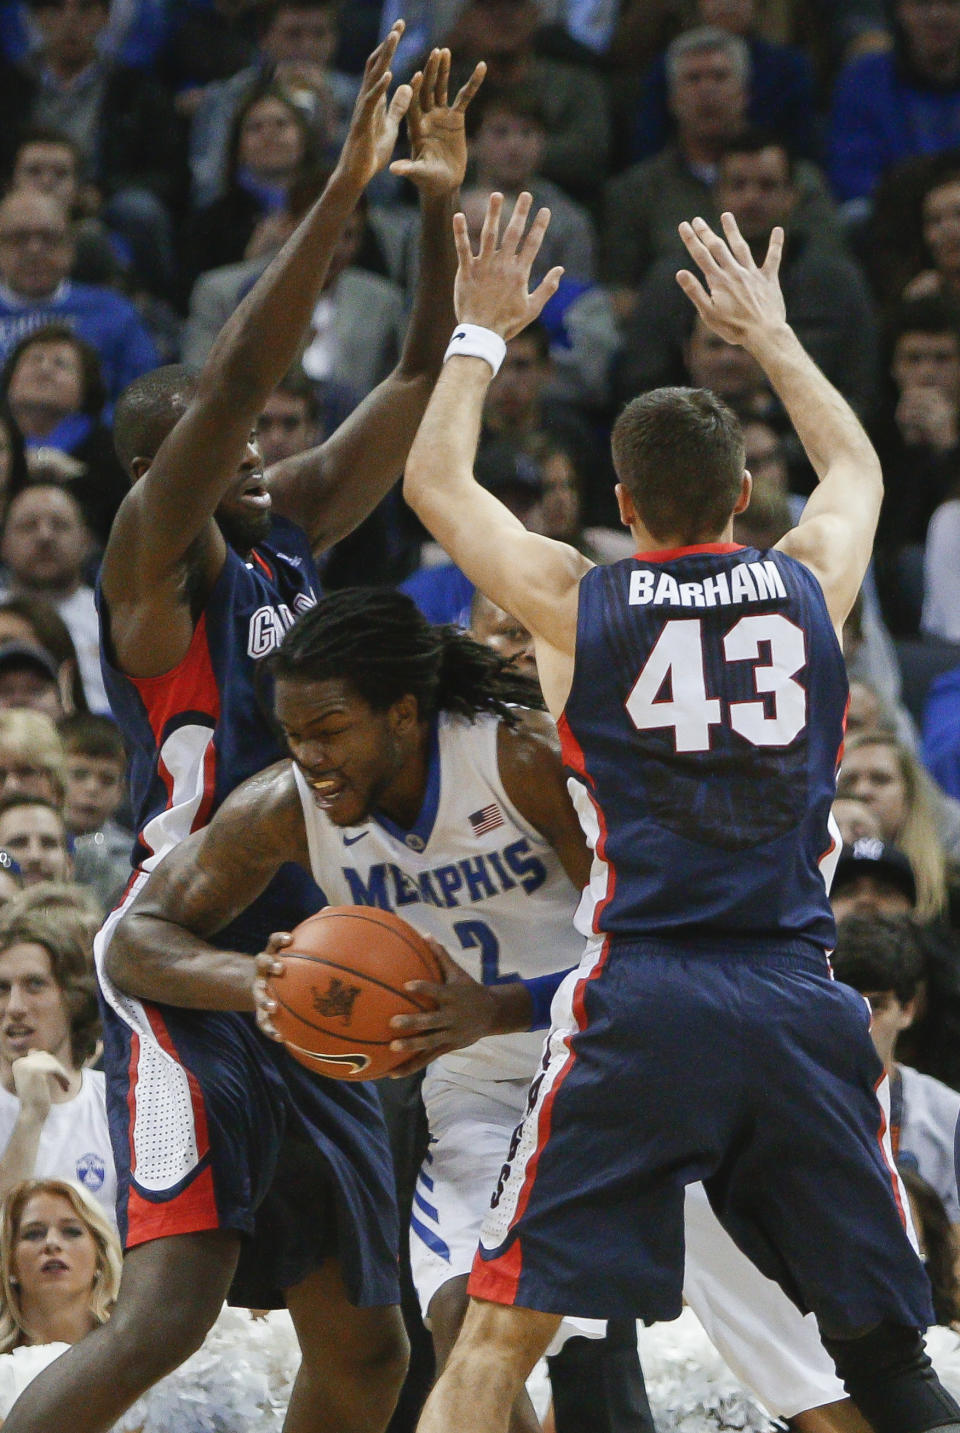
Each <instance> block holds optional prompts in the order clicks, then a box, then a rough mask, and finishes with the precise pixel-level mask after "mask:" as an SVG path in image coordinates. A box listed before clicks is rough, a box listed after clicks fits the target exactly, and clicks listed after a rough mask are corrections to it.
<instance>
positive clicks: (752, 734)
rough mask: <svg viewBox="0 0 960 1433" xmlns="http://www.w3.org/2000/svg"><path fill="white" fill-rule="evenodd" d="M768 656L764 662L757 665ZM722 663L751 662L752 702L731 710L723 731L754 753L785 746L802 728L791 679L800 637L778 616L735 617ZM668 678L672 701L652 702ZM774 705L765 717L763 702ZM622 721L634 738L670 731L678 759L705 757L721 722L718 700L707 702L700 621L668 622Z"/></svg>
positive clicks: (802, 706) (800, 659)
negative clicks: (626, 722)
mask: <svg viewBox="0 0 960 1433" xmlns="http://www.w3.org/2000/svg"><path fill="white" fill-rule="evenodd" d="M764 644H766V645H767V647H768V648H769V655H770V660H769V662H761V661H759V657H760V648H761V646H762V645H764ZM723 656H724V660H725V661H726V662H754V663H756V665H755V667H754V669H753V680H754V690H755V691H756V693H757V697H758V700H757V701H753V702H730V703H729V704H728V715H727V725H729V726H730V727H732V729H733V730H734V731H735V732H738V733H739V735H740V736H742V737H743V738H744V739H745V740H746V741H749V742H750V743H751V744H752V745H754V746H789V745H790V743H791V742H792V741H793V739H794V737H795V736H797V735H798V733H799V732H801V731H802V730H803V728H804V726H805V725H806V720H807V694H806V692H805V691H804V689H803V687H802V686H801V685H800V683H799V682H798V681H795V680H794V678H795V677H796V674H797V672H799V671H800V669H801V667H803V665H804V664H805V662H806V660H807V652H806V641H805V638H804V635H803V631H802V630H801V628H799V627H798V626H797V625H796V623H794V622H791V621H790V619H789V618H787V617H783V616H781V615H780V614H779V613H776V612H767V613H760V614H758V615H756V616H752V617H741V618H740V620H739V622H736V623H735V624H734V626H733V627H731V629H730V631H729V632H728V633H727V635H726V636H725V637H724V639H723ZM668 678H669V681H670V696H669V698H663V699H662V700H660V701H658V700H657V696H658V694H659V692H660V691H661V690H662V688H663V684H664V682H665V681H666V680H667V679H668ZM764 695H769V696H771V697H772V698H773V714H772V715H771V716H768V715H767V711H766V708H765V706H764V703H763V701H762V699H760V698H762V696H764ZM626 708H627V714H628V716H629V717H630V720H631V721H632V722H633V724H634V726H635V727H636V728H637V729H638V731H652V730H655V729H658V728H662V727H672V728H673V734H674V741H675V743H676V749H677V751H678V752H694V751H709V750H710V728H711V727H712V726H718V725H721V724H722V723H723V721H724V716H723V706H722V703H721V702H720V699H719V698H718V697H710V696H708V695H707V682H706V674H705V671H704V655H703V624H702V622H701V621H700V620H699V619H698V618H690V619H683V618H680V619H672V620H671V621H669V622H666V623H665V624H664V627H663V631H662V632H661V633H660V636H659V637H658V638H657V640H656V642H655V643H654V645H653V648H652V649H651V652H650V655H649V657H648V658H647V660H646V662H645V663H644V667H643V670H642V672H641V673H640V675H639V677H637V680H636V681H635V682H634V684H633V687H632V688H631V691H630V695H629V696H628V697H627V701H626Z"/></svg>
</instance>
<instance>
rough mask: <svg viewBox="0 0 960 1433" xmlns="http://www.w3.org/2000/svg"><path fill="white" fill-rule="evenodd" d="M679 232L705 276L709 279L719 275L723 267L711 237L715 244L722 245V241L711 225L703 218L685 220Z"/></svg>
mask: <svg viewBox="0 0 960 1433" xmlns="http://www.w3.org/2000/svg"><path fill="white" fill-rule="evenodd" d="M679 233H680V238H681V239H682V240H683V245H684V248H685V249H686V251H687V253H688V254H689V255H690V257H691V259H693V261H694V263H696V264H697V265H699V267H700V268H701V269H702V270H703V273H704V274H705V276H706V277H707V278H708V279H710V278H715V277H717V276H718V275H719V274H720V273H721V268H720V264H719V263H718V262H717V257H716V254H715V252H714V248H713V246H712V245H711V244H710V243H709V239H712V240H713V241H714V244H721V245H722V241H721V240H719V239H717V236H716V234H714V232H713V230H712V229H711V228H710V225H709V224H707V223H706V222H705V221H704V220H703V219H693V220H692V221H691V222H690V223H689V224H688V223H687V222H686V220H685V221H684V222H683V223H682V224H681V225H680V229H679Z"/></svg>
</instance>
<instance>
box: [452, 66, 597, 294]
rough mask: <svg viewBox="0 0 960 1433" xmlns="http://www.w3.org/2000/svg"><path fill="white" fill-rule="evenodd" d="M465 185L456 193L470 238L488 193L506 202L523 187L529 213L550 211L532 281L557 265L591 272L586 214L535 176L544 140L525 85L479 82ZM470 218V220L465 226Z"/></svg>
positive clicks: (583, 276)
mask: <svg viewBox="0 0 960 1433" xmlns="http://www.w3.org/2000/svg"><path fill="white" fill-rule="evenodd" d="M468 123H469V124H470V133H471V138H470V149H469V153H470V164H471V172H470V184H469V186H468V187H467V188H466V189H465V190H464V192H463V194H462V196H461V207H462V208H463V212H464V213H465V214H466V215H467V222H468V225H469V226H470V229H471V238H473V239H474V240H475V239H476V238H477V237H478V236H479V232H480V228H481V227H482V224H483V213H484V211H485V209H486V204H487V199H488V198H489V196H490V194H491V193H493V192H494V191H497V192H499V193H502V194H503V196H504V202H505V203H507V204H512V203H513V202H514V201H515V200H516V198H517V196H518V195H519V194H520V193H521V192H522V191H523V190H526V191H527V192H528V193H530V194H532V195H533V207H534V211H536V210H537V209H540V208H542V207H546V208H548V209H549V210H550V227H549V229H548V230H547V233H546V237H545V238H544V241H543V244H542V245H541V247H540V252H539V253H538V255H537V258H536V261H535V264H534V268H533V271H532V278H531V282H532V283H539V281H540V279H542V278H543V276H544V274H546V273H547V271H548V270H549V269H552V268H554V267H555V266H556V265H557V264H559V265H561V266H562V268H563V270H564V277H565V278H567V279H579V280H581V281H584V282H588V281H590V280H592V279H593V276H594V250H595V247H596V245H595V236H594V232H593V223H592V221H591V219H590V215H589V214H588V213H587V211H586V209H584V208H583V206H582V205H580V204H577V203H575V202H574V200H572V199H568V198H567V196H566V194H565V193H564V192H563V190H562V189H561V188H560V187H559V186H558V185H556V184H553V183H551V181H550V180H549V179H544V178H543V177H542V175H541V174H540V165H541V162H542V159H543V155H544V151H545V148H546V143H547V125H546V116H545V108H544V102H543V98H542V97H541V95H539V94H538V93H536V92H535V91H532V90H528V89H522V88H520V89H499V90H498V89H492V88H490V86H489V85H485V86H484V88H483V89H482V90H481V91H480V93H479V95H478V96H477V101H476V104H475V105H471V106H470V109H469V111H468ZM471 220H472V221H473V222H472V224H471Z"/></svg>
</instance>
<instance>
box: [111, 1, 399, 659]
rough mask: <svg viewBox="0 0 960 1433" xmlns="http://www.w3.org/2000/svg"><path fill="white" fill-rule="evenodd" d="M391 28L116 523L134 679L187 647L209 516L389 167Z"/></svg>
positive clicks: (117, 617)
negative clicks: (321, 164) (352, 224)
mask: <svg viewBox="0 0 960 1433" xmlns="http://www.w3.org/2000/svg"><path fill="white" fill-rule="evenodd" d="M401 33H402V25H398V26H395V27H394V29H393V30H392V31H391V32H390V35H389V36H388V37H387V39H386V40H385V41H384V42H383V44H382V45H379V46H378V47H377V49H376V50H375V51H374V52H373V54H372V55H371V56H370V59H369V60H368V61H367V67H366V70H365V72H364V78H363V83H362V85H361V89H360V95H359V97H358V99H357V104H356V107H355V109H354V114H353V119H352V122H351V126H350V132H349V134H348V136H347V140H346V142H345V144H344V147H343V151H342V153H341V155H340V159H339V161H338V163H337V167H336V169H335V171H334V173H333V176H332V177H331V179H330V182H329V183H328V185H327V186H326V188H325V190H324V192H323V194H322V195H321V197H320V199H319V200H318V201H317V203H316V204H315V205H314V206H313V208H312V209H311V210H310V212H309V213H308V214H307V215H306V216H305V218H304V219H303V221H302V222H301V224H300V225H299V226H298V228H297V229H296V231H295V232H294V234H293V235H292V236H291V237H290V239H289V240H288V242H287V243H286V244H285V245H284V247H283V249H282V250H281V251H280V253H279V254H278V255H277V257H276V258H275V259H274V261H273V263H272V264H271V265H270V267H269V268H268V269H267V270H266V272H265V273H264V274H263V276H262V277H261V278H260V280H259V281H258V282H257V284H256V285H255V286H254V288H253V289H252V290H251V292H250V293H249V294H248V295H247V297H246V298H245V299H244V301H243V303H242V304H241V305H240V306H239V308H238V309H237V311H236V313H234V314H233V315H232V316H231V318H230V319H229V321H228V322H227V324H226V325H225V326H224V329H223V331H222V333H221V334H220V336H219V338H218V339H217V342H216V343H215V344H214V346H213V349H212V350H211V352H210V355H209V357H208V359H207V362H206V363H205V365H204V367H203V370H202V372H201V374H200V376H199V379H198V381H197V387H196V391H195V393H194V395H193V397H192V399H191V400H190V402H189V404H188V406H187V407H186V409H185V411H184V413H183V415H182V416H181V418H180V419H179V421H178V422H177V423H176V426H175V427H174V428H173V429H172V430H171V432H170V433H169V434H168V435H167V436H166V438H165V439H164V441H163V442H162V444H161V445H160V448H159V449H158V451H157V453H156V455H155V456H154V457H153V459H152V461H148V459H147V457H144V458H141V459H137V460H136V461H135V462H134V465H133V466H134V476H135V477H137V478H138V479H139V481H137V482H136V483H135V484H134V486H133V487H132V488H131V490H130V492H129V493H128V494H127V496H126V498H125V499H124V501H123V503H122V504H121V507H120V511H119V512H118V514H117V517H116V520H115V522H114V525H113V529H112V531H111V533H110V538H109V541H108V543H107V550H106V553H105V555H104V563H103V574H102V580H103V590H104V594H105V596H106V599H107V602H108V604H109V609H110V639H111V642H112V645H113V651H114V656H115V659H116V660H117V662H118V663H119V665H120V666H121V667H122V669H123V670H124V671H126V672H128V673H129V674H130V675H132V676H155V675H159V674H160V673H163V672H165V671H168V670H169V669H170V668H171V667H173V666H175V665H176V663H177V662H179V661H180V660H182V658H183V657H184V655H185V654H186V652H187V649H188V647H189V645H190V642H191V640H192V637H193V614H192V612H191V607H190V601H189V593H188V591H187V583H186V581H185V577H186V572H185V569H186V565H187V560H188V556H189V563H190V568H191V578H192V585H193V588H194V595H195V596H196V595H197V593H198V592H199V594H200V595H201V597H202V596H204V595H205V594H206V592H208V591H209V590H210V587H211V586H212V585H213V583H214V582H215V581H216V578H217V576H218V574H219V572H220V569H221V568H222V566H223V562H224V558H225V555H226V547H225V543H224V539H223V536H222V534H221V532H220V529H219V528H218V526H217V524H216V522H215V521H214V512H215V511H216V508H217V507H218V505H219V504H220V502H221V501H222V500H223V498H224V497H225V496H226V495H227V493H228V492H229V491H230V489H231V487H232V486H233V485H234V484H235V483H236V481H237V479H238V477H239V476H241V475H242V471H243V469H244V468H246V469H247V470H248V471H249V472H251V473H252V472H254V471H255V470H256V469H257V467H258V466H259V454H258V453H257V451H256V449H255V448H253V447H251V445H250V435H251V431H252V429H253V426H254V423H255V422H256V419H257V415H258V414H259V412H260V410H261V408H262V407H263V404H264V402H265V401H266V398H267V396H268V395H269V394H270V393H271V392H272V391H273V389H274V388H275V386H276V384H277V383H278V382H279V380H280V379H281V377H282V376H283V374H284V373H285V372H286V371H287V369H288V368H289V366H290V364H291V363H292V362H293V360H294V358H295V356H296V353H297V350H298V347H299V344H300V341H301V338H302V335H303V330H304V328H305V327H306V324H307V322H308V320H309V318H310V315H311V313H312V312H313V309H314V307H315V305H316V302H317V299H318V297H319V295H320V291H321V289H322V286H323V282H324V279H325V277H326V272H327V267H328V264H329V261H330V256H331V254H332V253H333V249H334V246H335V244H336V242H337V239H338V238H339V236H340V234H341V232H342V230H343V228H344V226H345V224H346V222H347V220H348V218H349V217H350V215H351V214H352V212H353V210H354V208H355V207H356V203H357V200H358V199H359V197H360V194H361V193H362V192H363V189H364V187H365V186H366V184H367V183H368V182H369V181H370V179H371V178H372V177H373V175H374V174H376V173H377V171H378V170H379V169H382V168H383V166H384V164H385V163H386V162H387V160H388V159H389V157H390V154H391V153H392V151H393V146H394V143H395V140H396V134H397V127H398V125H399V122H400V119H401V118H402V116H403V113H404V112H405V110H406V108H407V106H408V104H409V102H410V99H411V95H412V91H411V89H410V87H409V86H401V87H400V88H399V89H398V90H397V93H396V94H395V96H394V98H393V100H392V101H391V103H390V105H389V106H388V105H387V102H386V92H387V88H388V86H389V84H390V61H391V59H392V57H393V53H394V50H395V49H396V46H397V43H398V41H399V38H400V34H401Z"/></svg>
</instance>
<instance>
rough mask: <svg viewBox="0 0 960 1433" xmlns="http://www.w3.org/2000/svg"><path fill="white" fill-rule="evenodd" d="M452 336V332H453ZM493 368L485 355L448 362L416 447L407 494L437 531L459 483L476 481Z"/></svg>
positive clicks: (409, 464)
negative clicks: (484, 410) (486, 399)
mask: <svg viewBox="0 0 960 1433" xmlns="http://www.w3.org/2000/svg"><path fill="white" fill-rule="evenodd" d="M448 338H449V335H448ZM492 377H493V374H492V372H491V369H490V365H489V363H487V362H486V360H485V359H482V358H451V359H450V360H449V362H447V363H445V364H444V366H443V371H442V373H441V374H440V377H439V378H438V379H437V384H436V387H435V388H434V390H433V394H432V396H431V398H430V402H429V404H428V405H427V411H426V413H425V414H424V415H423V422H422V423H421V424H420V427H419V429H418V431H417V436H416V438H415V439H414V441H413V447H412V448H411V449H410V456H409V457H408V459H407V467H406V472H405V473H404V478H403V495H404V497H405V498H406V500H407V502H408V503H409V504H410V506H411V507H412V508H413V511H414V512H415V513H416V514H417V516H418V517H419V518H420V519H421V521H422V522H424V523H425V524H426V526H427V527H428V528H430V531H431V532H432V533H433V535H434V537H436V538H437V540H438V541H439V542H441V543H442V542H443V540H444V537H443V534H442V533H441V532H437V531H435V530H434V527H433V526H432V522H435V521H437V520H438V519H440V517H441V515H442V514H443V512H444V511H445V510H447V509H448V508H449V507H450V505H451V503H452V502H453V500H454V494H455V492H456V490H457V489H458V488H464V487H469V486H470V485H471V484H472V483H473V482H474V481H475V479H474V477H473V462H474V458H475V457H476V453H477V443H478V441H479V438H480V422H481V415H482V413H483V404H484V399H485V398H486V396H487V389H488V388H489V387H490V382H491V379H492Z"/></svg>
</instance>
